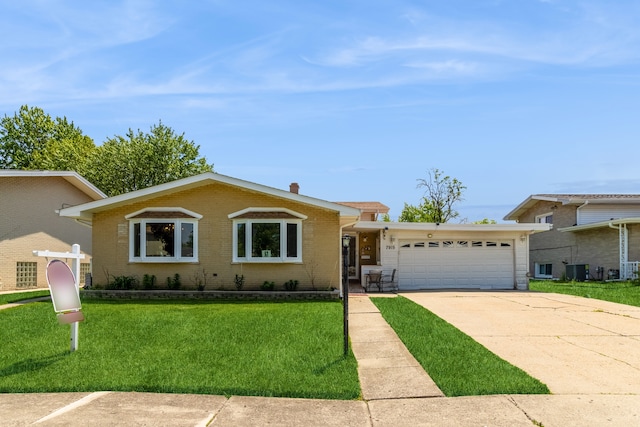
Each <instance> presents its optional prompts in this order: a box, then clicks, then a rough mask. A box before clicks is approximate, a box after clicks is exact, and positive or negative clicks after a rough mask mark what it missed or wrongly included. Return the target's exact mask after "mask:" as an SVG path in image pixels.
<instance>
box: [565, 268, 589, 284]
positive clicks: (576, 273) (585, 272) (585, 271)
mask: <svg viewBox="0 0 640 427" xmlns="http://www.w3.org/2000/svg"><path fill="white" fill-rule="evenodd" d="M566 273H567V280H575V281H576V282H584V281H585V280H589V264H569V265H567V272H566Z"/></svg>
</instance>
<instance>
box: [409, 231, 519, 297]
mask: <svg viewBox="0 0 640 427" xmlns="http://www.w3.org/2000/svg"><path fill="white" fill-rule="evenodd" d="M423 242H424V241H417V240H416V241H413V242H403V243H404V244H401V248H400V251H399V260H398V261H399V263H398V265H399V272H398V273H399V274H398V285H399V287H400V289H444V288H476V289H477V288H492V289H512V288H513V286H514V280H515V277H514V254H513V245H512V244H510V243H509V242H502V243H497V242H495V241H492V242H491V244H487V243H486V242H483V244H482V246H479V245H475V246H473V245H471V244H466V245H465V244H464V243H458V241H452V242H453V243H451V244H450V243H448V242H449V241H447V244H445V243H444V242H443V241H440V242H439V243H438V245H437V246H436V244H435V243H433V244H432V245H429V243H428V242H427V243H426V244H424V246H418V247H416V246H415V245H416V244H417V243H423ZM474 242H477V241H476V240H474ZM494 242H495V244H494Z"/></svg>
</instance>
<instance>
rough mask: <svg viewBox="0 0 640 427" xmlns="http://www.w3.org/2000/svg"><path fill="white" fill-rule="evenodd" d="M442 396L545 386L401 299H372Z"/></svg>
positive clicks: (530, 390)
mask: <svg viewBox="0 0 640 427" xmlns="http://www.w3.org/2000/svg"><path fill="white" fill-rule="evenodd" d="M371 301H373V303H374V304H375V305H376V306H377V307H378V309H379V310H380V312H381V313H382V316H383V317H384V319H385V320H386V321H387V322H388V323H389V324H390V325H391V327H392V328H393V329H394V330H395V332H396V333H397V334H398V336H399V337H400V339H401V340H402V342H403V343H404V345H405V346H406V347H407V349H408V350H409V351H410V352H411V354H413V357H415V358H416V360H418V362H419V363H420V365H422V367H423V368H424V369H425V371H426V372H427V373H428V374H429V376H431V378H432V379H433V381H434V382H435V383H436V384H437V385H438V387H439V388H440V390H442V392H443V393H444V394H445V395H446V396H476V395H486V394H548V393H549V389H548V388H547V386H546V385H544V384H543V383H541V382H540V381H538V380H537V379H535V378H533V377H531V376H530V375H529V374H527V373H526V372H524V371H523V370H521V369H520V368H518V367H516V366H513V365H512V364H510V363H508V362H506V361H505V360H503V359H501V358H499V357H498V356H496V355H495V354H494V353H492V352H490V351H489V350H487V348H486V347H484V346H482V345H481V344H479V343H478V342H476V341H475V340H473V339H472V338H471V337H469V336H468V335H466V334H464V333H463V332H461V331H460V330H459V329H457V328H455V327H454V326H453V325H451V324H449V323H447V322H446V321H444V320H443V319H441V318H440V317H438V316H436V315H435V314H433V313H431V312H430V311H429V310H427V309H425V308H424V307H422V306H420V305H418V304H416V303H414V302H413V301H411V300H409V299H407V298H404V297H401V296H399V297H396V298H371Z"/></svg>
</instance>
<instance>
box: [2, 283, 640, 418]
mask: <svg viewBox="0 0 640 427" xmlns="http://www.w3.org/2000/svg"><path fill="white" fill-rule="evenodd" d="M483 295H484V298H485V299H478V300H469V299H468V298H472V297H473V298H479V297H482V296H483ZM540 295H541V294H534V293H528V292H517V293H509V292H504V293H498V295H494V294H493V293H486V294H485V293H467V292H462V293H440V292H425V293H411V294H406V295H405V296H407V297H409V298H411V299H414V300H416V301H421V303H422V304H423V305H425V306H430V307H432V308H434V312H436V314H438V315H440V316H442V317H443V318H445V320H448V321H450V322H451V323H453V324H454V325H455V326H457V327H459V328H460V329H463V330H464V329H465V328H466V329H467V330H468V331H469V332H468V331H465V332H467V333H470V332H471V335H472V336H474V335H473V334H476V335H478V337H479V338H480V339H485V340H486V341H487V342H495V341H502V340H503V339H504V341H503V342H504V343H505V345H504V347H505V348H506V347H508V345H509V344H508V343H509V342H510V343H511V345H514V346H516V347H518V348H520V347H521V346H522V344H521V342H520V341H519V338H518V337H519V335H518V334H519V332H518V330H519V329H518V328H515V326H517V325H522V326H523V327H524V325H525V324H526V323H527V322H528V321H530V320H527V317H526V316H530V315H531V316H533V317H532V318H533V319H537V320H539V321H540V322H539V323H545V322H542V321H541V319H538V317H539V316H542V315H543V314H542V313H544V312H536V309H535V307H539V308H543V309H544V308H545V307H546V308H548V307H549V306H552V305H559V306H560V307H566V306H567V304H568V303H569V302H570V303H571V304H569V306H570V307H574V308H575V307H582V308H583V310H581V311H583V313H582V315H580V316H583V315H584V316H586V317H587V318H590V319H591V320H589V322H591V323H594V322H595V320H593V318H594V317H595V318H596V319H600V317H599V316H598V315H597V314H599V313H603V311H600V310H604V308H596V309H594V308H593V307H591V305H590V304H591V301H592V300H586V301H583V300H584V299H578V300H571V301H569V302H567V301H564V300H563V299H562V298H560V299H555V296H554V297H552V298H551V300H548V301H543V302H540V301H539V300H536V298H539V297H540ZM376 296H378V295H376ZM530 298H533V299H530ZM535 301H538V303H536V302H535ZM552 301H555V302H552ZM593 301H595V300H593ZM505 304H506V305H505ZM509 304H516V305H517V306H519V307H520V309H519V310H516V309H515V308H513V309H512V310H509V309H508V307H509V306H510V305H509ZM607 304H608V303H607ZM605 305H606V304H605ZM349 306H350V307H349V308H350V316H349V320H350V322H349V323H350V336H351V341H352V348H353V352H354V354H355V356H356V358H357V359H358V365H359V367H358V373H359V376H360V381H361V386H362V394H363V400H361V401H334V400H315V399H288V398H260V397H240V396H233V397H231V398H226V397H224V396H208V395H177V394H155V393H119V392H96V393H42V394H0V426H26V425H42V426H63V425H64V426H86V425H91V426H159V425H161V426H203V427H204V426H207V425H210V426H263V425H272V426H333V425H336V426H376V427H377V426H412V427H413V426H463V427H464V426H528V427H531V426H535V425H537V426H541V425H543V426H545V427H552V426H603V425H607V426H625V427H627V426H640V395H639V394H638V393H631V392H627V393H626V394H625V393H623V392H614V393H612V392H610V391H598V390H590V391H588V392H577V393H573V392H567V393H566V394H565V393H562V394H554V395H533V396H529V395H494V396H474V397H455V398H446V397H441V396H442V394H441V392H440V390H439V389H438V388H437V386H436V385H435V384H434V383H433V381H432V380H431V378H430V377H429V376H428V375H427V373H426V372H424V370H422V369H421V368H420V366H419V365H418V364H417V362H416V361H415V359H414V358H413V356H411V354H410V353H409V352H408V351H407V350H406V348H405V347H404V346H403V345H402V343H401V342H400V340H399V339H398V337H397V336H396V335H395V333H394V332H393V330H391V328H390V327H389V326H388V325H387V324H386V322H384V320H383V319H382V316H381V315H380V313H379V312H378V310H377V309H376V307H375V306H374V305H373V304H372V303H371V302H370V300H369V298H368V297H367V296H366V295H357V296H356V295H351V296H350V300H349ZM585 307H591V308H585ZM598 307H602V306H598ZM430 309H431V308H430ZM497 309H501V310H506V311H507V312H508V313H510V315H507V316H506V318H505V317H504V315H503V314H501V313H497V312H495V311H496V310H497ZM436 310H437V311H439V313H438V312H437V311H436ZM594 310H595V311H594ZM606 310H607V311H606V312H607V313H609V312H610V313H614V312H616V313H619V314H616V315H615V316H617V317H608V316H607V317H606V318H607V319H610V320H611V323H612V324H608V323H606V322H603V323H598V325H599V326H598V327H597V329H598V330H600V331H611V330H612V329H616V330H619V331H622V330H624V331H626V332H627V335H620V336H619V337H618V338H623V337H630V338H631V339H634V340H638V336H637V334H638V329H637V328H636V326H637V323H636V322H637V321H638V320H639V319H640V316H636V314H637V313H636V312H635V308H633V307H627V306H619V305H617V304H616V305H615V306H607V307H606ZM530 311H533V312H534V313H538V314H534V313H529V312H530ZM546 315H547V316H548V315H549V313H547V314H546ZM574 315H576V316H578V315H577V314H576V313H575V312H570V313H564V314H562V315H559V316H557V317H555V318H554V321H553V322H550V324H548V323H545V324H546V325H547V327H549V326H551V325H555V327H556V328H566V331H567V334H566V335H563V336H564V337H566V338H565V339H567V340H568V339H570V338H571V337H572V336H571V334H570V333H569V331H571V329H572V328H573V329H575V325H574V324H573V323H572V322H573V321H575V318H574ZM521 316H522V317H521ZM580 316H578V317H580ZM447 317H449V319H447ZM483 318H486V319H497V320H496V321H495V322H494V323H491V322H489V321H487V322H486V323H485V322H484V321H481V320H480V319H483ZM452 320H453V321H452ZM600 320H602V319H600ZM456 322H457V323H456ZM534 323H535V322H534ZM578 323H580V322H578ZM492 324H493V326H489V325H492ZM510 325H514V328H511V327H510ZM616 325H617V326H616ZM591 326H593V325H591ZM490 327H495V328H497V329H496V332H495V333H494V332H491V330H490V329H489V328H490ZM499 327H501V328H499ZM554 331H555V332H558V331H560V329H555V330H554ZM589 331H591V332H593V330H591V329H589ZM543 332H544V331H542V332H540V331H538V332H532V333H531V336H532V337H538V336H539V335H538V334H540V333H543ZM544 333H545V334H547V335H544V336H548V332H544ZM601 333H602V332H601ZM634 333H635V334H636V335H633V334H634ZM614 334H615V333H614ZM605 336H607V335H606V334H605ZM487 337H493V338H492V339H488V338H487ZM528 337H529V335H523V336H522V339H523V340H524V341H523V342H525V343H526V344H525V346H527V345H531V344H530V342H529V341H527V339H528ZM474 338H476V337H475V336H474ZM573 338H575V336H573ZM476 339H478V338H476ZM608 344H611V343H608ZM485 345H486V344H485ZM499 347H500V346H495V348H496V349H497V350H499V351H500V349H499ZM618 347H621V348H624V350H622V352H621V354H622V355H624V354H625V351H627V350H629V349H634V348H635V347H633V346H631V347H629V346H627V345H622V346H618ZM557 348H558V349H560V350H562V349H563V348H566V347H565V346H560V347H557ZM528 350H529V351H528V353H529V354H533V355H534V357H533V358H535V355H536V354H540V353H541V351H540V349H539V348H537V347H534V348H528ZM560 350H558V351H560ZM494 351H495V350H494ZM553 351H555V350H553V349H551V348H549V349H547V352H549V353H552V352H553ZM505 352H506V350H505ZM592 352H594V351H592ZM507 353H508V352H507ZM513 353H514V354H516V355H517V354H522V353H527V351H524V350H523V351H514V352H513ZM594 353H597V352H594ZM635 354H636V358H635V359H634V361H635V362H637V361H638V358H640V356H637V355H638V354H640V353H635ZM570 356H571V354H570V355H569V356H565V355H563V354H559V355H558V357H559V358H560V360H565V359H567V358H569V357H570ZM632 356H633V355H630V357H631V358H633V357H632ZM503 357H504V356H503ZM610 357H613V355H611V356H610ZM620 357H622V356H620ZM505 358H506V357H505ZM507 360H509V361H510V362H512V363H514V364H516V365H518V363H520V362H519V361H515V359H514V360H510V359H508V358H507ZM621 360H624V359H621ZM545 363H551V362H549V361H547V362H545ZM622 364H627V365H629V367H630V369H629V370H625V369H621V370H617V369H616V370H612V371H609V374H610V376H611V379H610V381H608V382H606V383H604V384H605V385H607V387H609V386H610V385H611V384H613V383H615V382H617V381H619V382H621V383H622V384H623V385H622V386H621V387H623V388H621V389H626V387H628V386H629V385H628V383H629V382H628V381H626V380H625V378H618V377H617V375H627V374H633V372H634V369H635V370H636V371H637V368H636V367H634V366H637V365H634V364H633V363H632V362H629V363H628V362H622ZM518 366H520V365H518ZM551 366H554V365H553V364H552V365H551ZM589 366H590V365H589ZM520 367H521V368H523V369H525V370H526V368H525V367H523V366H520ZM606 367H607V368H609V365H606ZM565 369H567V370H570V369H575V368H574V365H572V364H566V365H565ZM577 369H578V370H580V369H581V368H579V366H578V367H577ZM589 370H591V368H590V369H589ZM574 375H575V373H574ZM567 376H568V377H571V374H568V375H567ZM538 378H540V377H539V376H538ZM635 378H636V377H633V378H632V381H631V382H633V381H636V380H635ZM540 379H541V380H543V379H542V378H540ZM543 381H545V380H543ZM545 382H546V381H545ZM550 387H551V386H550Z"/></svg>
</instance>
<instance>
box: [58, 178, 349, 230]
mask: <svg viewBox="0 0 640 427" xmlns="http://www.w3.org/2000/svg"><path fill="white" fill-rule="evenodd" d="M210 181H214V182H220V183H223V184H228V185H232V186H236V187H240V188H243V189H246V190H252V191H256V192H259V193H263V194H268V195H272V196H275V197H280V198H283V199H287V200H292V201H295V202H299V203H303V204H307V205H312V206H316V207H320V208H324V209H329V210H332V211H336V212H339V214H340V215H341V216H357V217H359V216H360V209H356V208H350V207H347V206H343V205H339V204H337V203H332V202H327V201H324V200H320V199H315V198H312V197H308V196H302V195H300V194H296V193H292V192H290V191H285V190H280V189H277V188H273V187H267V186H266V185H261V184H256V183H253V182H249V181H243V180H241V179H237V178H232V177H229V176H225V175H220V174H218V173H214V172H206V173H203V174H200V175H195V176H191V177H188V178H183V179H179V180H176V181H171V182H167V183H164V184H160V185H155V186H153V187H148V188H144V189H142V190H137V191H132V192H129V193H125V194H120V195H118V196H113V197H109V198H108V199H103V200H98V201H95V202H89V203H85V204H82V205H78V206H72V207H69V208H65V209H61V210H60V216H68V217H72V218H82V219H91V217H92V214H93V213H94V212H99V211H101V210H106V209H110V208H112V207H116V206H118V205H121V204H127V203H131V202H133V201H140V200H144V199H148V198H152V197H157V196H159V195H161V194H163V193H172V192H176V191H181V190H183V189H186V188H194V187H198V186H201V185H206V184H207V183H208V182H210Z"/></svg>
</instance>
